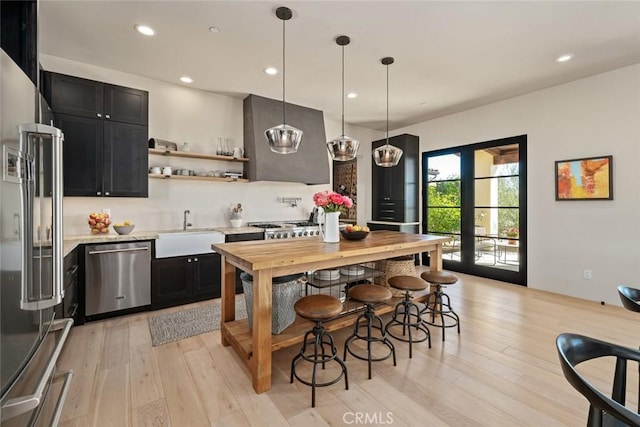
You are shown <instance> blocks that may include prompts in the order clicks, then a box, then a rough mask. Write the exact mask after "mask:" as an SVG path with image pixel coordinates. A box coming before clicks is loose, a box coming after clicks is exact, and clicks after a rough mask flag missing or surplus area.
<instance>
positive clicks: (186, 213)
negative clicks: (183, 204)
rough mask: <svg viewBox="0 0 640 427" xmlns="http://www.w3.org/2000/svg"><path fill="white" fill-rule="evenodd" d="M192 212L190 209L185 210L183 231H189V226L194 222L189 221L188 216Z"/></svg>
mask: <svg viewBox="0 0 640 427" xmlns="http://www.w3.org/2000/svg"><path fill="white" fill-rule="evenodd" d="M190 213H191V211H190V210H189V209H186V210H185V211H184V219H183V221H182V231H187V227H191V226H192V225H193V224H191V223H190V222H187V221H188V219H187V216H188V215H189V214H190Z"/></svg>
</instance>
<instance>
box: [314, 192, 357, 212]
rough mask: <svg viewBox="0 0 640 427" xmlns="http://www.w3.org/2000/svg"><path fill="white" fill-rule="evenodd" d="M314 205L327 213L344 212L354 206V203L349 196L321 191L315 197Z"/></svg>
mask: <svg viewBox="0 0 640 427" xmlns="http://www.w3.org/2000/svg"><path fill="white" fill-rule="evenodd" d="M313 203H315V205H316V206H318V207H321V208H322V209H323V210H324V211H325V212H344V210H345V209H349V208H351V207H352V206H353V202H352V201H351V199H350V198H349V197H347V196H343V195H341V194H338V193H336V192H335V191H321V192H319V193H316V194H314V195H313Z"/></svg>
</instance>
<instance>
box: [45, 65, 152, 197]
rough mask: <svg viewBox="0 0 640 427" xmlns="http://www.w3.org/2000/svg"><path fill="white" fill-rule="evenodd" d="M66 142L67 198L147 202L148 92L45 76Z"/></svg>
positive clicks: (65, 76) (76, 78) (65, 178)
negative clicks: (116, 197)
mask: <svg viewBox="0 0 640 427" xmlns="http://www.w3.org/2000/svg"><path fill="white" fill-rule="evenodd" d="M42 88H43V93H44V96H45V98H46V99H47V101H48V102H49V105H50V106H51V109H52V111H53V114H54V124H55V126H56V127H59V128H60V129H61V130H62V132H63V133H64V136H65V141H64V146H63V147H64V148H63V157H64V194H65V196H121V197H147V196H148V186H149V184H148V164H149V160H148V150H147V141H148V105H149V95H148V92H146V91H143V90H138V89H132V88H127V87H123V86H116V85H111V84H107V83H102V82H97V81H94V80H87V79H82V78H79V77H74V76H67V75H64V74H58V73H51V72H44V73H43V78H42Z"/></svg>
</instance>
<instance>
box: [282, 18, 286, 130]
mask: <svg viewBox="0 0 640 427" xmlns="http://www.w3.org/2000/svg"><path fill="white" fill-rule="evenodd" d="M285 22H286V21H285V20H284V19H283V20H282V125H283V126H284V125H286V124H287V121H286V116H285V108H284V105H285V87H284V81H285V67H284V63H285V46H284V44H285V31H284V29H285Z"/></svg>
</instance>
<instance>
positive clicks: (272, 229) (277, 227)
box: [247, 221, 320, 240]
mask: <svg viewBox="0 0 640 427" xmlns="http://www.w3.org/2000/svg"><path fill="white" fill-rule="evenodd" d="M247 225H249V226H251V227H257V228H262V229H264V238H265V240H270V239H290V238H293V237H313V236H319V235H320V226H319V225H318V224H314V223H313V222H309V221H275V222H250V223H248V224H247Z"/></svg>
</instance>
